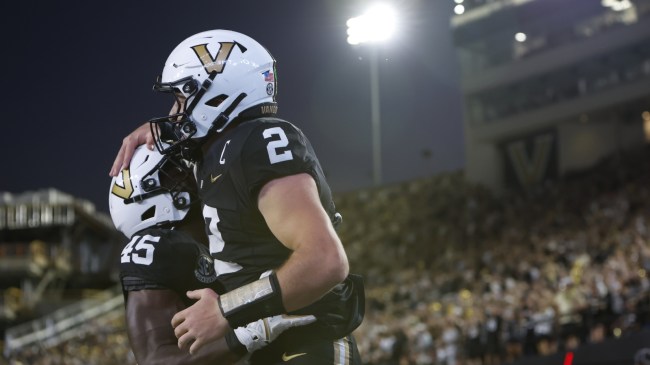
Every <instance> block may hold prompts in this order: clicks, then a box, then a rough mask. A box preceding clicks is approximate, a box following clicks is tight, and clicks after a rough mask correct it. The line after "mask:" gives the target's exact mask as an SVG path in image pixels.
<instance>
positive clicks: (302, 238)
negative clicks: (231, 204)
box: [258, 173, 349, 312]
mask: <svg viewBox="0 0 650 365" xmlns="http://www.w3.org/2000/svg"><path fill="white" fill-rule="evenodd" d="M258 207H259V210H260V212H261V213H262V215H263V216H264V219H265V220H266V223H267V225H268V226H269V228H270V230H271V232H272V233H273V234H274V235H275V237H276V238H277V239H278V240H279V241H280V242H282V244H284V245H285V246H286V247H287V248H289V249H291V250H292V251H293V252H292V254H291V256H289V259H288V260H287V261H286V262H285V263H284V264H283V265H282V266H281V267H280V268H279V269H278V270H276V275H277V280H278V283H279V286H280V290H281V293H282V304H283V306H284V309H285V310H286V311H288V312H291V311H294V310H297V309H300V308H303V307H306V306H307V305H309V304H312V303H313V302H315V301H316V300H318V299H319V298H320V297H322V296H323V295H324V294H325V293H327V292H328V291H329V290H330V289H331V288H332V287H334V286H335V285H336V284H338V283H340V282H341V281H343V280H344V279H345V277H346V276H347V275H348V270H349V266H348V260H347V256H346V254H345V250H344V249H343V245H342V244H341V241H340V239H339V237H338V235H337V234H336V232H335V231H334V227H333V226H332V223H331V220H330V218H329V216H328V215H327V212H326V211H325V209H324V208H323V206H322V204H321V202H320V198H319V195H318V188H317V186H316V182H315V181H314V179H313V178H312V177H311V175H309V174H307V173H301V174H297V175H290V176H286V177H282V178H278V179H274V180H271V181H269V182H268V183H266V184H265V185H264V186H263V187H262V189H261V190H260V193H259V196H258Z"/></svg>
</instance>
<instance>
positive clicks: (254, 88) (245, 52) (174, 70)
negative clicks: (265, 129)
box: [151, 29, 277, 151]
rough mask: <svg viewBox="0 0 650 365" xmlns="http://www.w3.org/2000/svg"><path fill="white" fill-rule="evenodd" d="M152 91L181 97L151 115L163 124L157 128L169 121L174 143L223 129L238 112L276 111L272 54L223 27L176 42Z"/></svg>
mask: <svg viewBox="0 0 650 365" xmlns="http://www.w3.org/2000/svg"><path fill="white" fill-rule="evenodd" d="M154 90H157V91H162V92H168V93H173V94H174V96H175V97H176V101H177V103H179V101H180V98H184V99H185V101H184V103H179V104H180V105H182V108H180V110H178V112H177V113H175V114H173V115H170V116H167V117H163V118H155V119H152V120H151V122H152V127H153V124H154V123H165V124H167V125H166V126H165V127H164V128H163V126H160V127H161V128H162V129H163V130H165V129H166V130H167V131H169V130H170V124H171V129H172V132H173V133H174V134H173V138H172V140H175V142H178V141H185V140H188V139H190V138H202V137H205V136H206V135H208V134H209V133H211V132H217V133H218V132H221V131H223V130H224V128H226V127H227V126H228V124H229V123H230V121H232V120H233V119H235V118H236V117H238V116H240V115H242V113H243V114H244V115H248V114H250V115H260V114H274V113H275V111H276V110H277V105H276V103H275V96H276V91H277V78H276V71H275V59H274V58H273V56H271V54H270V53H269V51H267V50H266V48H264V47H263V46H262V45H261V44H259V43H258V42H257V41H255V40H254V39H252V38H250V37H248V36H246V35H244V34H241V33H237V32H233V31H230V30H223V29H217V30H210V31H206V32H202V33H199V34H195V35H193V36H191V37H189V38H187V39H185V40H184V41H183V42H181V43H180V44H179V45H178V46H176V48H175V49H174V50H173V51H172V53H171V54H170V55H169V57H168V58H167V61H166V62H165V67H164V69H163V72H162V76H161V77H160V78H159V81H158V82H156V84H155V85H154ZM157 130H160V129H159V128H152V131H154V132H156V131H157ZM163 133H164V132H163ZM156 139H158V140H160V136H157V138H156ZM163 139H165V140H167V141H168V142H169V140H170V138H163ZM175 142H174V143H175ZM158 147H159V150H161V151H163V150H162V149H160V147H161V146H160V145H159V146H158Z"/></svg>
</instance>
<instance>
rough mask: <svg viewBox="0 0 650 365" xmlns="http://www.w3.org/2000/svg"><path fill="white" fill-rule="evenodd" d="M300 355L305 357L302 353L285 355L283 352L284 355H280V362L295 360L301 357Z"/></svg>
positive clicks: (304, 353)
mask: <svg viewBox="0 0 650 365" xmlns="http://www.w3.org/2000/svg"><path fill="white" fill-rule="evenodd" d="M302 355H307V353H306V352H302V353H299V354H293V355H287V353H286V352H285V353H284V354H282V361H289V360H291V359H295V358H296V357H298V356H302Z"/></svg>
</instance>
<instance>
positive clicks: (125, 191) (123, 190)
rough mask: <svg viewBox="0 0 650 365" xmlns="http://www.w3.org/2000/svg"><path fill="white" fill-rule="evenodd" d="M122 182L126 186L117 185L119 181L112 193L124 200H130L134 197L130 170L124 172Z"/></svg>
mask: <svg viewBox="0 0 650 365" xmlns="http://www.w3.org/2000/svg"><path fill="white" fill-rule="evenodd" d="M122 181H123V182H124V186H119V185H117V181H116V182H115V184H113V188H112V189H111V193H113V194H115V195H117V196H119V197H120V198H122V199H128V198H130V197H131V195H133V184H131V171H130V170H129V169H124V170H122Z"/></svg>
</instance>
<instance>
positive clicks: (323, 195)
mask: <svg viewBox="0 0 650 365" xmlns="http://www.w3.org/2000/svg"><path fill="white" fill-rule="evenodd" d="M299 173H308V174H310V175H311V176H312V177H313V178H314V180H315V181H316V184H317V186H318V192H319V195H320V200H321V203H322V204H323V207H324V208H325V210H326V212H327V213H328V214H329V216H330V218H331V219H332V220H333V221H334V219H335V215H336V211H335V206H334V202H333V201H332V194H331V191H330V188H329V186H328V184H327V182H326V181H325V176H324V174H323V171H322V169H321V166H320V163H319V162H318V159H317V158H316V155H315V153H314V150H313V148H312V146H311V144H310V143H309V141H308V140H307V138H306V137H305V135H304V134H303V133H302V132H301V131H300V129H298V128H297V127H295V126H294V125H293V124H291V123H289V122H287V121H284V120H281V119H277V118H259V119H253V120H248V121H245V122H242V123H240V124H238V125H237V126H236V127H234V128H231V129H230V130H227V131H226V132H225V133H223V134H222V135H221V136H220V137H219V138H218V139H217V140H216V141H214V142H213V143H212V144H211V145H210V147H209V148H208V149H207V151H205V152H204V155H203V158H202V161H201V162H200V163H198V164H197V166H196V180H197V183H198V185H199V197H200V199H201V201H202V203H203V216H204V218H205V219H206V229H207V231H208V232H207V233H208V238H209V241H210V252H211V253H212V257H213V258H214V259H215V268H216V271H217V275H218V276H219V279H220V281H222V282H223V283H224V285H225V288H226V290H227V291H229V290H232V289H234V288H237V287H240V286H241V285H244V284H247V283H249V282H251V281H254V280H257V279H259V277H260V275H261V274H262V273H263V272H265V271H267V270H269V269H271V268H277V267H279V266H280V265H281V264H282V263H283V262H284V261H286V259H287V258H288V256H289V254H290V250H289V249H287V248H286V247H285V246H284V245H282V243H280V242H279V241H278V240H277V239H276V238H275V237H274V236H273V234H272V233H271V231H270V230H269V228H268V226H267V225H266V222H265V221H264V217H263V216H262V214H261V213H260V211H259V209H258V207H257V197H258V193H259V191H260V189H261V188H262V187H263V186H264V184H266V183H267V182H269V181H270V180H273V179H276V178H280V177H283V176H289V175H294V174H299ZM287 199H291V197H287Z"/></svg>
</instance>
